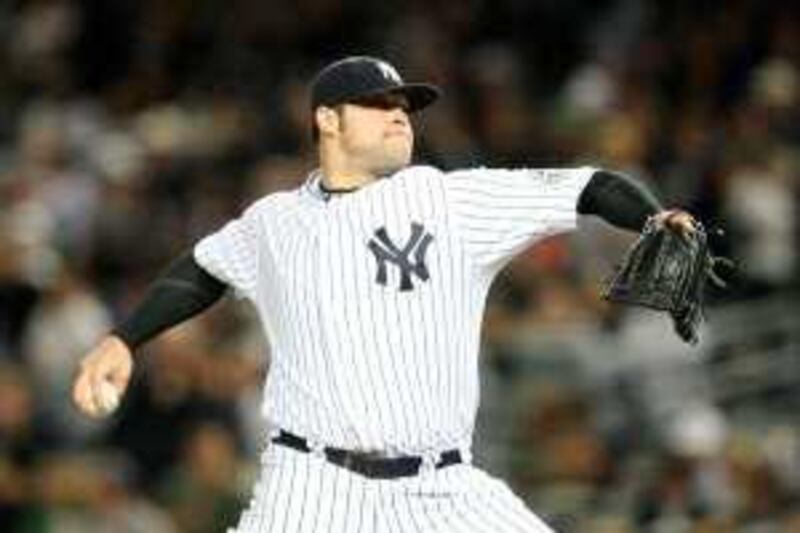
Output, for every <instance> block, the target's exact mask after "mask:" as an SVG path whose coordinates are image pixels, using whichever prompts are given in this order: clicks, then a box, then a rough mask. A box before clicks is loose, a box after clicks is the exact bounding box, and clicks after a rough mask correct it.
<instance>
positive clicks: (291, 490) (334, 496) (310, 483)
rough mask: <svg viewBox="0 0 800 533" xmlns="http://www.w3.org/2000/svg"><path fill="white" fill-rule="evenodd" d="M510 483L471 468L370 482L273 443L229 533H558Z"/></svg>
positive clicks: (458, 466) (448, 468) (462, 466)
mask: <svg viewBox="0 0 800 533" xmlns="http://www.w3.org/2000/svg"><path fill="white" fill-rule="evenodd" d="M552 531H553V530H552V529H550V528H549V527H548V526H547V525H545V524H544V522H542V521H541V520H540V519H539V518H537V517H536V515H534V514H533V513H532V512H531V511H530V510H528V509H527V508H526V507H525V504H524V503H523V502H522V501H521V500H520V499H519V498H517V497H516V496H515V495H514V494H513V493H512V492H511V490H510V489H509V488H508V487H507V486H506V484H505V483H503V482H501V481H499V480H497V479H494V478H492V477H491V476H489V475H488V474H486V473H485V472H483V471H481V470H479V469H477V468H475V467H473V466H472V465H469V464H457V465H452V466H448V467H445V468H442V469H439V470H433V469H430V470H427V471H422V472H421V473H420V474H419V475H417V476H413V477H402V478H396V479H386V480H384V479H370V478H367V477H364V476H361V475H359V474H356V473H354V472H351V471H349V470H346V469H345V468H342V467H340V466H336V465H333V464H331V463H329V462H328V461H326V460H325V458H323V457H320V456H318V455H315V454H312V453H303V452H300V451H296V450H293V449H291V448H288V447H285V446H280V445H274V444H272V445H270V446H269V447H268V449H267V450H266V451H265V452H264V454H263V456H262V470H261V476H260V479H259V481H258V482H257V483H256V486H255V489H254V494H253V498H252V499H251V501H250V505H249V506H248V507H247V508H246V509H245V511H244V513H243V514H242V516H241V518H240V521H239V524H238V526H237V528H236V529H235V530H228V533H479V532H481V533H519V532H534V533H539V532H541V533H545V532H550V533H552Z"/></svg>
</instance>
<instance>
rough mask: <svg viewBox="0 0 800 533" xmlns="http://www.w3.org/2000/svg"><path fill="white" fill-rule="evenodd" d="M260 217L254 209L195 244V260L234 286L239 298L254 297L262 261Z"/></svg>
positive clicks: (212, 273) (210, 272) (218, 277)
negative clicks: (259, 266) (259, 256)
mask: <svg viewBox="0 0 800 533" xmlns="http://www.w3.org/2000/svg"><path fill="white" fill-rule="evenodd" d="M258 240H259V229H258V217H257V216H256V214H255V213H254V210H253V209H252V208H251V209H250V210H248V211H245V213H244V214H243V215H242V216H241V217H240V218H237V219H234V220H231V221H230V222H228V223H227V224H225V225H224V226H223V227H222V228H220V229H219V230H218V231H216V232H214V233H211V234H210V235H207V236H206V237H204V238H203V239H201V240H200V241H199V242H198V243H197V244H196V245H195V246H194V259H195V261H196V262H197V264H199V265H200V266H201V267H202V268H203V269H204V270H206V271H207V272H208V273H209V274H211V275H212V276H214V277H216V278H217V279H219V280H220V281H223V282H224V283H226V284H228V285H229V286H231V287H232V288H233V289H234V291H235V293H236V295H237V297H239V298H248V299H250V300H253V299H254V297H255V293H256V284H257V280H258V263H259V258H258V254H259V246H258Z"/></svg>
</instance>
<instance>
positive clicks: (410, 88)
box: [388, 83, 442, 113]
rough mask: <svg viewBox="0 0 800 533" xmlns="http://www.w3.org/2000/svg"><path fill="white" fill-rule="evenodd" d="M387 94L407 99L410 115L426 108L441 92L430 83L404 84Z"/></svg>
mask: <svg viewBox="0 0 800 533" xmlns="http://www.w3.org/2000/svg"><path fill="white" fill-rule="evenodd" d="M388 92H390V93H398V94H402V95H404V96H405V97H406V98H408V110H409V111H410V112H412V113H414V112H416V111H420V110H422V109H424V108H426V107H428V106H429V105H431V104H432V103H434V102H435V101H436V100H438V99H439V97H440V96H441V95H442V90H441V89H440V88H439V87H437V86H436V85H433V84H430V83H406V84H403V85H401V86H399V87H396V88H392V89H390V90H389V91H388Z"/></svg>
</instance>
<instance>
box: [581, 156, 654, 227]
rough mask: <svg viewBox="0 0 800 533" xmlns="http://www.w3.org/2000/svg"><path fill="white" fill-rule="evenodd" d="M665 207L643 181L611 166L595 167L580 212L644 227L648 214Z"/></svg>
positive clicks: (618, 225)
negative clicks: (612, 168) (596, 168)
mask: <svg viewBox="0 0 800 533" xmlns="http://www.w3.org/2000/svg"><path fill="white" fill-rule="evenodd" d="M662 209H663V208H662V207H661V204H660V203H659V201H658V200H657V199H656V197H655V195H653V193H652V192H650V191H649V190H648V189H647V188H645V186H644V185H642V184H641V183H639V182H637V181H635V180H633V179H632V178H630V177H628V176H626V175H624V174H622V173H619V172H613V171H610V170H598V171H596V172H595V173H594V174H593V175H592V177H591V179H590V180H589V183H587V184H586V187H585V188H584V189H583V191H582V192H581V195H580V197H579V198H578V213H580V214H582V215H597V216H599V217H600V218H602V219H603V220H605V221H606V222H608V223H610V224H613V225H614V226H617V227H619V228H623V229H628V230H631V231H641V229H642V228H643V227H644V224H645V222H646V221H647V218H648V217H649V216H651V215H654V214H656V213H657V212H659V211H661V210H662Z"/></svg>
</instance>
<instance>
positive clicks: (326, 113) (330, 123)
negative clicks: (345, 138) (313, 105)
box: [314, 106, 339, 137]
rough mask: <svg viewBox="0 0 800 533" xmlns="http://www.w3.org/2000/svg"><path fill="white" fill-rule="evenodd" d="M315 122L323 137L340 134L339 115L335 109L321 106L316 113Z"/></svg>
mask: <svg viewBox="0 0 800 533" xmlns="http://www.w3.org/2000/svg"><path fill="white" fill-rule="evenodd" d="M314 120H315V121H316V123H317V129H319V133H320V136H321V137H322V136H325V135H332V134H335V133H338V132H339V113H337V112H336V110H335V109H333V108H330V107H327V106H319V107H318V108H317V109H316V110H315V111H314Z"/></svg>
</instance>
